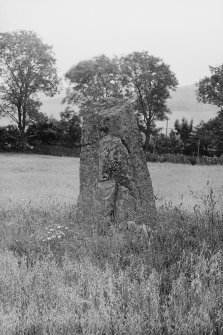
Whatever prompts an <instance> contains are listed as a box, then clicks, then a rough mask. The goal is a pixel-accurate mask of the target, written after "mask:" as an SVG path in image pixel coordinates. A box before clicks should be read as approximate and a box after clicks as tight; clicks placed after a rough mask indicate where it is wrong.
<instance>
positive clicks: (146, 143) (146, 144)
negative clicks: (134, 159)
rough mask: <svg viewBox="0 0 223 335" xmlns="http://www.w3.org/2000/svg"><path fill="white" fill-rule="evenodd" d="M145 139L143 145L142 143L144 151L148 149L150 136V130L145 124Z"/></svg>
mask: <svg viewBox="0 0 223 335" xmlns="http://www.w3.org/2000/svg"><path fill="white" fill-rule="evenodd" d="M145 135H146V141H145V145H144V149H145V151H146V152H148V151H149V149H150V136H151V130H150V126H149V125H148V124H147V129H146V134H145Z"/></svg>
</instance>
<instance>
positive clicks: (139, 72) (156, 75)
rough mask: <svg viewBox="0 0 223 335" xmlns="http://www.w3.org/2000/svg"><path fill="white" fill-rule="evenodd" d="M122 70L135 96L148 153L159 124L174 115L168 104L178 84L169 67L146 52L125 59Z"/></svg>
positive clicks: (127, 85) (128, 87)
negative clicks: (156, 123)
mask: <svg viewBox="0 0 223 335" xmlns="http://www.w3.org/2000/svg"><path fill="white" fill-rule="evenodd" d="M121 68H122V76H123V81H122V82H123V83H124V84H125V85H126V87H127V89H126V92H127V93H128V94H129V95H131V93H132V94H133V97H134V101H135V109H136V110H137V111H138V113H139V114H140V115H141V117H142V120H143V122H144V125H145V134H146V142H145V149H146V150H148V149H149V142H150V135H151V133H152V129H153V128H154V124H155V121H157V120H165V119H166V117H167V114H168V113H170V110H169V109H168V108H167V105H166V102H167V99H168V98H169V97H170V90H174V89H175V87H176V86H177V84H178V81H177V79H176V76H175V74H174V73H173V72H172V71H171V70H170V67H169V66H168V65H166V64H165V63H164V62H163V61H162V60H161V59H160V58H157V57H154V56H151V55H149V54H148V52H146V51H144V52H133V53H131V54H129V55H127V56H126V57H123V58H122V59H121Z"/></svg>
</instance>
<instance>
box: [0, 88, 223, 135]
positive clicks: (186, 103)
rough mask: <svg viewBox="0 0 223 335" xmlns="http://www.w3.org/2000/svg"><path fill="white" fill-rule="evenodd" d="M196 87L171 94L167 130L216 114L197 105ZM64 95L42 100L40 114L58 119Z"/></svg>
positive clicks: (211, 109)
mask: <svg viewBox="0 0 223 335" xmlns="http://www.w3.org/2000/svg"><path fill="white" fill-rule="evenodd" d="M195 91H196V87H195V86H194V85H190V86H180V87H178V88H177V90H176V91H175V92H172V93H171V96H172V97H171V99H169V100H168V107H169V108H170V110H171V111H172V114H171V115H170V117H169V122H168V128H169V130H170V129H171V128H173V125H174V121H175V120H176V119H180V120H181V119H182V117H185V118H186V119H187V120H188V121H190V120H191V119H193V120H194V124H195V125H196V124H198V123H200V121H201V120H204V121H208V120H209V119H210V118H213V117H215V116H216V114H217V107H215V106H213V105H208V104H203V103H199V102H198V101H197V99H196V93H195ZM64 95H65V93H63V94H60V95H56V96H54V97H52V98H43V99H42V103H43V105H42V106H41V112H44V113H46V114H47V115H48V116H51V115H52V116H53V117H54V118H56V119H59V116H60V112H62V111H64V109H65V105H63V104H62V100H63V98H64ZM1 123H2V122H1ZM157 125H158V126H159V127H163V128H166V121H165V122H157Z"/></svg>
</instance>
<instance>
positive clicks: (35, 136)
mask: <svg viewBox="0 0 223 335" xmlns="http://www.w3.org/2000/svg"><path fill="white" fill-rule="evenodd" d="M26 137H27V138H28V139H29V142H30V143H32V144H48V145H56V144H59V142H60V139H61V132H60V126H59V121H57V120H55V119H53V118H48V117H45V118H44V119H40V120H39V121H37V122H35V123H32V124H30V125H29V127H28V128H27V130H26Z"/></svg>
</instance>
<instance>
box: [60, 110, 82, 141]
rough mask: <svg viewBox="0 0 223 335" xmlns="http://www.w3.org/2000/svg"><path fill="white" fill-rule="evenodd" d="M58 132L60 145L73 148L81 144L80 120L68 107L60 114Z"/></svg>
mask: <svg viewBox="0 0 223 335" xmlns="http://www.w3.org/2000/svg"><path fill="white" fill-rule="evenodd" d="M60 117H61V120H60V122H59V124H60V130H61V133H62V144H63V145H65V146H69V147H71V146H75V145H77V144H79V143H80V142H81V119H80V116H79V115H78V113H77V112H75V111H74V110H72V109H71V108H70V107H69V106H68V107H67V108H66V109H65V111H64V112H62V113H60Z"/></svg>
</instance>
